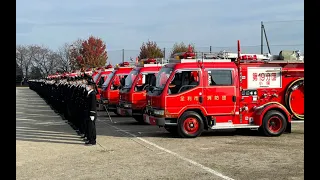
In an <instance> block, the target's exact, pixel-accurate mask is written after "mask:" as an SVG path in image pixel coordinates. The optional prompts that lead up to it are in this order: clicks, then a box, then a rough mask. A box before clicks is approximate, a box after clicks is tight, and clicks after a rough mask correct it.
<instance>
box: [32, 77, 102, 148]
mask: <svg viewBox="0 0 320 180" xmlns="http://www.w3.org/2000/svg"><path fill="white" fill-rule="evenodd" d="M28 83H29V88H30V89H31V90H34V91H35V92H37V93H38V94H39V95H40V96H41V97H42V98H43V99H45V101H46V102H47V103H48V104H50V105H51V106H52V108H53V109H54V110H55V111H56V112H57V113H59V114H60V115H62V116H63V117H64V118H65V119H67V120H68V122H69V124H70V125H71V126H72V128H73V129H75V130H76V131H77V133H78V134H79V135H80V136H81V138H83V139H84V141H85V144H86V145H95V144H96V128H95V120H96V118H97V114H96V84H95V83H94V82H93V80H92V78H91V76H88V75H86V74H82V75H81V76H78V77H62V78H58V79H54V80H50V79H48V80H30V81H29V82H28Z"/></svg>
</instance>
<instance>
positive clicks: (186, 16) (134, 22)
mask: <svg viewBox="0 0 320 180" xmlns="http://www.w3.org/2000/svg"><path fill="white" fill-rule="evenodd" d="M16 5H17V6H16V39H17V40H16V44H23V45H27V44H38V45H44V46H47V47H49V48H51V49H53V50H57V49H58V48H59V47H61V46H62V45H63V44H64V43H71V42H73V41H75V40H77V39H78V38H81V39H87V38H88V37H89V36H90V35H93V36H95V37H99V38H101V39H102V40H103V41H104V42H105V43H106V45H107V51H108V57H109V58H108V61H111V62H112V63H118V62H121V61H122V51H121V49H125V51H124V54H125V57H124V58H125V60H127V59H129V58H130V57H136V56H137V55H138V53H139V48H140V46H141V44H142V42H146V41H148V40H151V41H156V42H157V44H158V45H159V47H161V48H166V54H169V52H170V48H172V45H173V44H174V43H175V42H184V43H186V44H187V43H192V44H194V45H195V47H196V49H197V50H199V51H206V52H208V51H209V46H212V51H220V50H225V49H226V50H228V49H230V50H236V42H237V40H240V42H241V45H242V46H243V48H242V50H243V51H247V52H248V53H260V44H261V43H260V41H261V21H263V22H264V26H265V29H266V33H267V38H268V41H269V44H270V46H271V52H272V54H278V53H279V51H280V50H283V49H286V50H298V49H299V50H301V51H302V52H303V51H304V45H303V44H304V25H303V24H304V21H303V20H304V1H303V0H242V1H238V0H161V1H155V0H91V1H88V0H64V1H62V0H28V1H25V0H17V1H16ZM264 44H266V43H265V42H264ZM264 52H267V48H266V46H265V48H264Z"/></svg>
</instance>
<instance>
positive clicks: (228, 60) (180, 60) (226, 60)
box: [169, 58, 231, 63]
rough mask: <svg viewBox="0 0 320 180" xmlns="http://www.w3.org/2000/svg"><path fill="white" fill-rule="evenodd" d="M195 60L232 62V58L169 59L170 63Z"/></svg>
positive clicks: (193, 61)
mask: <svg viewBox="0 0 320 180" xmlns="http://www.w3.org/2000/svg"><path fill="white" fill-rule="evenodd" d="M195 62H200V63H202V62H205V63H207V62H212V63H215V62H231V59H200V58H197V59H179V60H176V59H170V60H169V63H195Z"/></svg>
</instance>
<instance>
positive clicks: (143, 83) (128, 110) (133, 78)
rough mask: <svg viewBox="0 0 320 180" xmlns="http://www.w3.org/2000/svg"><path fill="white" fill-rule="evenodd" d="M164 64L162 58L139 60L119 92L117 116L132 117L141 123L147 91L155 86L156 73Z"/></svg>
mask: <svg viewBox="0 0 320 180" xmlns="http://www.w3.org/2000/svg"><path fill="white" fill-rule="evenodd" d="M165 63H166V62H165V60H164V59H163V58H149V59H141V60H140V61H139V62H138V65H137V67H136V68H134V69H132V70H131V72H130V74H129V75H128V76H127V77H126V79H125V83H124V87H123V88H122V89H121V90H120V96H119V99H120V102H119V107H118V108H117V112H118V114H120V115H121V116H133V118H134V119H135V120H137V121H138V122H143V112H144V111H145V108H146V105H147V103H146V94H147V90H149V88H150V87H152V86H155V85H156V84H155V83H156V76H157V73H158V72H159V70H160V68H161V67H162V66H163V65H164V64H165Z"/></svg>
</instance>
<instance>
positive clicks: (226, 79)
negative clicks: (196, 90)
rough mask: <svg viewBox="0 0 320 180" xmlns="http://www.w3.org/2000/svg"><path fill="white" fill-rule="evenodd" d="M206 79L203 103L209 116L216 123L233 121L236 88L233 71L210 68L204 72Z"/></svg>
mask: <svg viewBox="0 0 320 180" xmlns="http://www.w3.org/2000/svg"><path fill="white" fill-rule="evenodd" d="M206 72H207V73H206V75H207V76H206V77H207V78H208V82H207V86H206V88H205V97H204V102H205V106H206V109H207V112H208V114H209V115H213V116H216V118H217V119H216V120H217V122H218V123H225V122H230V120H231V121H233V120H234V114H235V111H236V99H237V98H236V86H235V80H234V78H233V77H234V74H235V72H234V70H233V69H222V68H212V69H207V70H206Z"/></svg>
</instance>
